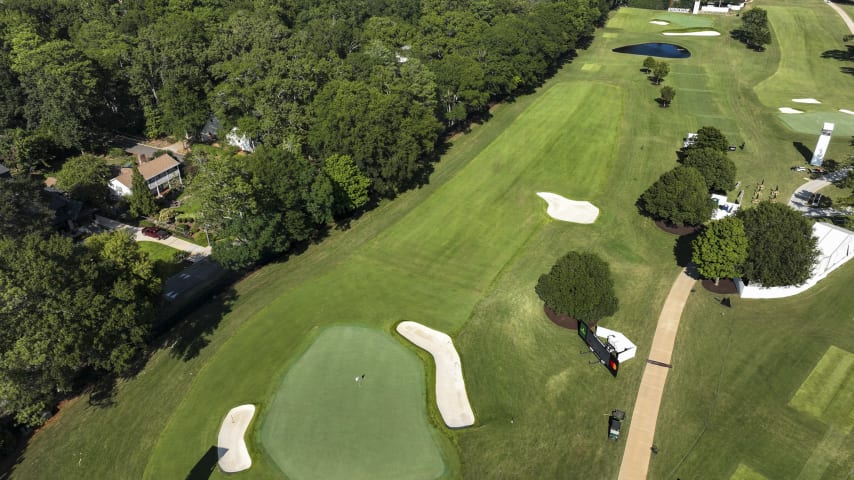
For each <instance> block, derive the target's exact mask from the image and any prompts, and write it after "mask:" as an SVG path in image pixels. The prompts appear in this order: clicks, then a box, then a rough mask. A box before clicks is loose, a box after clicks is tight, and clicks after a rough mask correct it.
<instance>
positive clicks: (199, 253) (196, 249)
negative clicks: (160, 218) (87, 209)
mask: <svg viewBox="0 0 854 480" xmlns="http://www.w3.org/2000/svg"><path fill="white" fill-rule="evenodd" d="M95 222H96V223H98V225H101V226H103V227H104V228H106V229H108V230H127V231H129V232H130V233H131V235H133V238H134V240H136V241H137V242H156V243H161V244H163V245H167V246H169V247H172V248H174V249H177V250H181V251H184V252H187V253H189V254H190V256H189V257H188V258H187V260H189V261H191V262H198V261H199V260H201V259H203V258H205V257H207V256H209V255H210V254H211V247H200V246H199V245H196V244H195V243H191V242H188V241H186V240H182V239H180V238H176V237H175V236H174V235H172V236H170V237H168V238H165V239H163V240H158V239H156V238H152V237H147V236H145V235H143V234H142V229H141V228H138V227H134V226H132V225H127V224H125V223H121V222H117V221H115V220H111V219H109V218H106V217H102V216H100V215H95Z"/></svg>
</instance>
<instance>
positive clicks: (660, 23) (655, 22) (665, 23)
mask: <svg viewBox="0 0 854 480" xmlns="http://www.w3.org/2000/svg"><path fill="white" fill-rule="evenodd" d="M649 23H652V24H655V25H670V22H665V21H664V20H652V21H650V22H649Z"/></svg>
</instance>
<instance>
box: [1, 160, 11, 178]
mask: <svg viewBox="0 0 854 480" xmlns="http://www.w3.org/2000/svg"><path fill="white" fill-rule="evenodd" d="M8 176H9V169H8V168H6V165H3V164H2V163H0V178H2V177H8Z"/></svg>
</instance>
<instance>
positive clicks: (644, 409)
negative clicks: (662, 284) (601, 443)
mask: <svg viewBox="0 0 854 480" xmlns="http://www.w3.org/2000/svg"><path fill="white" fill-rule="evenodd" d="M689 268H690V267H689ZM695 282H696V278H695V274H694V273H693V272H689V270H688V268H686V269H684V270H682V271H681V272H679V276H678V277H676V281H675V282H673V286H672V287H671V288H670V293H668V294H667V299H665V301H664V306H663V307H662V309H661V315H659V317H658V325H657V326H656V327H655V337H653V340H652V349H651V350H650V352H649V360H654V361H656V362H661V363H665V364H669V363H670V357H671V354H672V353H673V344H674V343H675V341H676V331H677V330H678V329H679V320H680V319H681V318H682V310H683V309H684V308H685V303H686V302H687V301H688V296H689V295H690V294H691V289H692V288H693V287H694V284H695ZM669 371H670V369H669V368H667V367H662V366H659V365H652V364H649V363H647V365H646V367H645V368H644V371H643V377H642V378H641V384H640V389H639V390H638V396H637V399H636V400H635V408H634V410H633V411H632V415H631V417H629V422H630V423H629V434H628V436H627V438H626V449H625V451H624V452H623V462H622V463H621V464H620V474H619V476H618V477H617V479H618V480H645V479H646V476H647V473H648V471H649V458H650V456H651V455H652V452H651V450H650V448H651V447H652V445H653V443H655V426H656V423H657V422H658V410H659V408H660V406H661V397H662V394H663V393H664V384H665V382H666V381H667V373H668V372H669Z"/></svg>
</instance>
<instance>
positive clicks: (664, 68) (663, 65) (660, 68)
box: [652, 62, 670, 85]
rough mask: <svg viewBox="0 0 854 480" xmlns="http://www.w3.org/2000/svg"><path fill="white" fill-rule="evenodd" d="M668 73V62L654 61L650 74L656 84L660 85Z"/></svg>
mask: <svg viewBox="0 0 854 480" xmlns="http://www.w3.org/2000/svg"><path fill="white" fill-rule="evenodd" d="M668 73H670V64H669V63H667V62H655V66H654V67H652V76H653V78H654V79H655V84H656V85H660V84H661V81H662V80H664V77H666V76H667V74H668Z"/></svg>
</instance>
